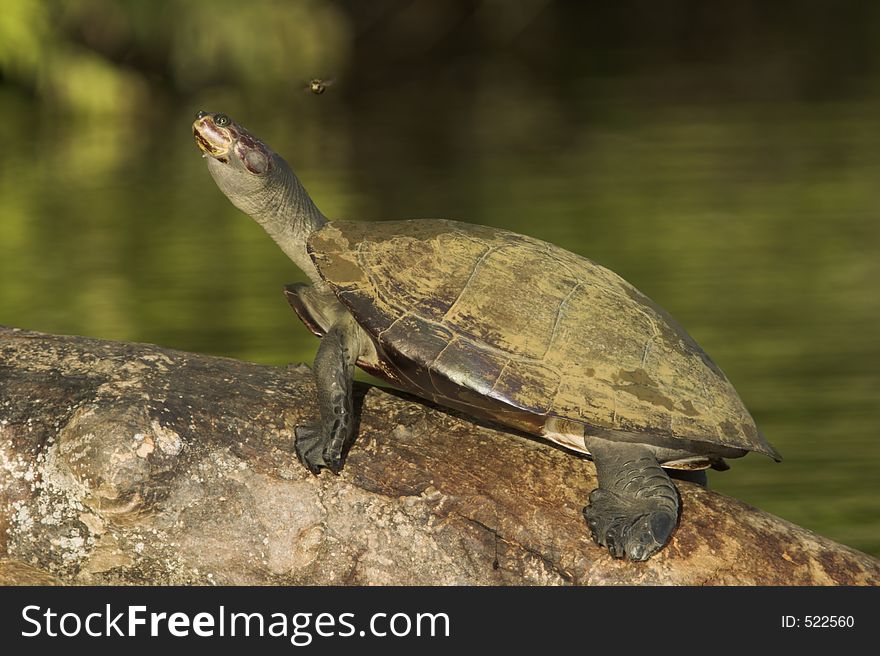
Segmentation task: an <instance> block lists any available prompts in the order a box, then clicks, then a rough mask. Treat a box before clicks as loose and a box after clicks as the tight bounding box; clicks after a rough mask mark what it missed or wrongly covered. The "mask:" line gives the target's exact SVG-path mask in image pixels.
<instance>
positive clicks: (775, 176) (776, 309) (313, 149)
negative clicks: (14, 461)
mask: <svg viewBox="0 0 880 656" xmlns="http://www.w3.org/2000/svg"><path fill="white" fill-rule="evenodd" d="M329 95H330V94H329V93H328V96H329ZM0 100H2V101H3V104H2V108H3V111H2V121H0V143H2V144H3V148H2V150H0V323H3V324H7V325H13V326H18V327H22V328H28V329H34V330H42V331H49V332H57V333H74V334H81V335H89V336H93V337H102V338H110V339H120V340H133V341H143V342H152V343H155V344H160V345H163V346H167V347H173V348H178V349H185V350H191V351H198V352H203V353H212V354H221V355H227V356H232V357H236V358H242V359H247V360H253V361H257V362H262V363H266V364H276V365H281V364H285V363H288V362H293V361H308V362H310V361H311V359H312V357H313V355H314V351H315V348H316V344H317V342H316V340H315V339H314V338H313V337H311V335H309V334H308V333H307V332H306V330H305V329H304V328H303V327H302V326H301V325H300V324H299V323H298V322H297V321H296V318H295V316H294V315H293V313H292V312H291V311H290V309H289V308H288V306H287V304H286V302H285V301H284V299H283V297H282V295H281V293H280V288H281V285H282V283H287V282H292V281H295V280H301V279H303V276H302V275H301V274H300V273H299V272H298V271H297V270H296V269H295V268H294V266H293V265H292V264H291V263H290V262H289V261H287V260H286V258H285V257H284V256H283V254H282V253H281V252H280V251H279V250H278V248H277V247H276V246H275V245H274V243H273V242H272V241H271V240H270V239H269V238H268V237H267V236H266V235H265V234H264V233H263V232H262V231H261V229H260V228H259V227H258V226H257V225H256V224H254V223H253V222H251V221H250V220H249V219H247V218H246V217H244V216H243V215H241V214H240V213H239V212H238V211H237V210H236V209H235V208H233V207H232V206H231V205H230V204H229V203H228V201H226V199H225V198H224V197H223V196H222V195H221V194H220V193H219V192H218V191H217V189H216V188H215V186H214V185H213V183H212V181H211V179H210V177H209V175H208V174H207V171H206V170H205V166H204V162H203V161H202V159H201V158H200V157H199V153H198V152H197V150H196V148H195V146H194V144H193V143H192V138H191V136H190V133H189V123H190V120H191V116H192V114H193V113H194V112H195V110H197V109H200V108H202V107H203V105H202V104H198V105H197V104H192V106H181V107H180V108H179V109H178V110H176V111H173V112H171V113H161V112H157V113H155V114H153V115H150V116H146V117H144V118H143V120H125V121H104V120H99V119H94V118H93V119H73V118H69V117H64V116H58V115H56V114H49V113H47V112H46V111H45V110H42V109H40V108H36V107H35V106H34V105H32V104H31V101H30V100H29V99H28V98H26V97H23V96H21V95H19V94H16V93H10V92H6V93H5V95H4V96H3V97H2V99H0ZM204 100H205V99H202V101H204ZM217 100H218V101H220V102H222V101H224V98H219V99H217ZM226 100H228V103H229V104H226V105H222V106H218V105H216V104H214V105H210V106H206V107H204V108H205V109H223V110H227V111H230V112H231V113H234V110H235V109H236V108H238V107H239V105H240V103H237V101H236V100H235V99H234V98H229V99H226ZM322 102H323V99H322ZM513 102H528V104H529V107H530V109H529V111H527V112H522V111H520V112H516V113H512V114H507V113H505V111H504V108H505V107H507V106H509V104H510V103H513ZM585 103H586V105H588V106H589V107H590V109H591V111H590V112H588V113H586V114H585V115H584V117H583V118H582V119H581V118H578V117H573V116H571V115H565V116H560V115H559V114H558V106H556V105H550V104H545V103H542V102H541V98H540V96H538V97H537V98H536V99H535V98H531V99H530V98H529V97H528V94H527V93H526V92H523V95H522V96H517V97H514V98H510V97H504V96H496V95H493V94H492V93H489V92H486V93H485V94H478V95H477V96H476V97H473V98H470V99H469V100H468V104H467V107H466V112H465V111H464V110H462V112H463V113H462V116H463V118H462V119H461V120H460V122H459V123H456V124H454V125H453V129H454V131H455V134H456V140H455V142H454V143H451V144H450V143H448V142H447V141H444V137H443V136H442V135H437V134H434V133H431V131H430V130H429V129H425V134H424V135H423V136H424V140H423V141H420V139H422V136H420V135H421V133H420V132H419V129H416V128H412V127H411V125H412V124H415V123H417V122H419V121H423V122H426V123H428V124H430V122H431V117H430V116H420V117H411V116H408V115H407V112H406V110H405V108H399V111H393V107H392V109H389V110H388V111H384V112H376V111H374V112H372V113H367V114H365V115H361V116H356V117H353V116H351V115H350V114H349V113H347V111H346V110H345V108H344V107H343V106H342V104H341V103H339V102H337V101H334V100H332V99H331V100H329V101H327V103H326V104H323V105H321V106H320V109H319V110H316V109H314V107H315V105H313V104H312V105H307V104H305V102H303V103H302V104H301V105H297V106H294V107H292V108H287V109H286V110H285V112H284V115H279V113H278V112H265V111H264V112H259V111H256V110H254V109H253V108H252V107H251V108H249V109H248V110H240V112H239V113H238V114H236V118H238V119H239V120H241V121H242V122H243V123H245V124H246V125H248V126H249V127H251V128H252V129H253V131H254V132H255V133H257V134H258V135H260V136H262V137H263V138H265V139H266V140H267V141H268V142H269V143H270V144H272V145H273V146H274V147H275V148H276V149H277V150H279V151H280V152H282V153H283V154H284V155H286V156H287V158H288V160H289V161H290V162H291V163H292V164H293V165H294V166H295V168H296V170H297V172H298V174H299V175H300V177H301V179H302V180H303V182H304V183H305V184H306V186H307V187H308V188H309V190H310V191H311V193H312V196H313V197H314V199H315V200H316V202H317V203H318V205H319V206H320V207H321V208H322V209H323V210H324V212H325V213H326V214H328V215H329V216H331V217H347V218H360V219H370V218H389V219H390V218H412V217H419V216H430V217H448V218H459V219H463V220H468V221H472V222H476V223H484V224H490V225H495V226H503V227H507V228H511V229H514V230H517V231H519V232H523V233H528V234H531V235H534V236H536V237H539V238H542V239H546V240H549V241H553V242H555V243H558V244H560V245H563V246H565V247H566V248H568V249H570V250H572V251H575V252H577V253H580V254H583V255H585V256H588V257H590V258H592V259H594V260H597V261H599V262H600V263H602V264H604V265H606V266H608V267H610V268H612V269H613V270H615V271H616V272H618V273H619V274H621V275H623V276H624V277H625V278H627V279H628V280H629V281H630V282H632V283H633V284H635V285H636V286H637V287H639V288H640V289H641V290H642V291H643V292H645V293H646V294H648V295H649V296H651V297H653V298H654V299H655V300H656V301H657V302H658V303H660V304H661V305H662V306H664V307H665V308H666V309H667V310H669V311H670V312H671V313H672V314H673V315H674V316H675V317H676V318H677V319H678V320H679V321H680V322H681V323H682V324H683V325H684V326H685V327H686V328H687V330H688V331H689V332H690V333H691V334H692V335H693V336H694V337H695V338H696V339H697V341H698V342H699V343H700V344H701V345H702V346H703V347H704V349H705V350H706V351H707V352H708V353H710V354H711V355H712V357H713V358H714V359H715V360H716V361H717V362H718V363H719V364H720V366H721V367H722V368H723V369H724V370H725V371H726V373H727V374H728V376H729V378H730V379H731V381H732V382H733V383H734V385H735V386H736V388H737V389H738V391H739V393H740V395H741V396H742V398H743V399H744V400H745V402H746V404H747V406H748V407H749V408H750V409H751V411H752V413H753V415H754V416H755V418H756V420H757V422H758V424H759V425H760V426H761V428H762V429H763V431H764V433H765V434H766V435H767V436H768V438H769V439H770V440H771V441H772V442H773V444H774V445H775V446H776V447H777V448H778V449H779V450H780V451H781V452H782V454H783V455H784V457H785V461H784V462H783V463H782V464H778V465H777V464H774V463H772V462H770V461H769V460H767V459H765V458H763V457H760V456H756V455H752V456H749V457H747V458H745V459H743V460H738V461H733V462H732V463H731V464H732V465H733V468H732V470H731V471H728V472H725V473H718V474H715V475H714V476H713V477H712V479H711V484H712V485H713V487H715V488H716V489H718V490H720V491H722V492H725V493H727V494H730V495H733V496H736V497H739V498H741V499H744V500H746V501H748V502H749V503H752V504H754V505H757V506H759V507H761V508H763V509H765V510H767V511H769V512H772V513H774V514H777V515H780V516H782V517H784V518H786V519H788V520H791V521H793V522H795V523H797V524H801V525H803V526H806V527H808V528H811V529H814V530H816V531H818V532H820V533H822V534H824V535H827V536H829V537H831V538H833V539H835V540H838V541H840V542H843V543H845V544H848V545H852V546H854V547H856V548H858V549H861V550H864V551H867V552H870V553H873V554H878V555H880V512H878V498H880V494H878V493H880V483H878V480H880V478H878V475H877V472H878V470H880V443H878V439H877V438H878V434H877V428H878V407H880V403H878V401H880V373H878V371H880V340H878V334H880V332H878V328H877V326H878V324H880V294H878V290H877V283H878V280H880V248H878V247H880V220H878V219H880V215H878V212H880V185H878V180H880V130H878V129H877V125H878V121H877V117H878V116H880V104H871V103H824V104H822V103H815V104H804V103H785V102H777V103H772V104H739V105H733V106H731V105H730V104H729V103H728V104H723V105H722V104H720V103H719V104H717V105H713V104H711V103H708V104H707V103H703V104H701V105H699V106H688V105H686V104H681V103H677V104H672V103H669V104H665V105H663V104H660V105H657V104H654V105H650V106H649V105H647V104H646V105H639V104H637V103H626V104H615V103H614V102H611V101H610V100H609V101H608V102H606V103H604V104H603V103H602V102H599V101H594V100H589V101H585ZM230 105H231V109H230ZM241 111H248V112H250V113H246V114H245V115H242V114H241ZM448 111H450V112H452V116H455V111H456V108H455V107H454V106H453V107H451V108H449V110H448ZM446 120H447V121H448V120H449V119H448V117H447V119H446ZM511 122H514V124H511ZM400 125H403V127H402V128H401V129H398V127H399V126H400ZM365 126H366V127H365Z"/></svg>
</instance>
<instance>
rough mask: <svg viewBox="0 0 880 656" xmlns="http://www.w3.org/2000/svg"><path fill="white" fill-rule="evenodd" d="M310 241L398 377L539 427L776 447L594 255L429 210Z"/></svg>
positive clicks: (684, 341) (674, 329)
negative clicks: (431, 216)
mask: <svg viewBox="0 0 880 656" xmlns="http://www.w3.org/2000/svg"><path fill="white" fill-rule="evenodd" d="M309 252H310V254H311V255H312V259H313V260H314V262H315V265H316V266H317V268H318V271H319V272H320V274H321V276H322V278H324V280H326V281H327V282H328V283H329V284H330V286H331V287H332V288H333V290H334V291H335V293H336V295H337V296H338V298H339V299H340V300H341V301H342V303H343V304H344V305H346V306H347V307H348V309H349V310H350V311H351V313H352V314H353V316H354V317H355V319H356V320H357V321H358V323H359V324H360V325H361V326H362V327H363V328H364V329H365V330H366V331H367V332H368V333H369V334H370V335H371V336H372V337H373V339H374V341H375V342H376V344H377V347H378V350H379V353H380V357H381V358H382V359H384V360H386V361H387V362H386V365H387V368H388V369H390V370H393V371H394V372H395V375H394V376H392V378H394V379H395V380H396V382H402V383H403V385H404V386H406V387H409V388H410V389H412V390H413V391H415V392H416V393H420V394H422V395H425V396H428V397H430V398H434V399H439V400H441V402H443V401H444V400H449V399H452V400H454V401H455V403H453V405H456V406H457V407H464V408H469V407H470V408H474V409H476V410H479V411H481V412H482V414H487V415H489V416H492V417H495V418H497V419H498V420H500V421H502V422H504V423H508V424H510V425H513V426H517V427H521V428H523V427H524V428H527V429H528V428H530V427H531V425H530V424H529V422H528V421H525V422H524V421H523V420H522V417H523V416H526V415H527V416H529V417H534V418H535V420H536V421H535V422H534V432H537V433H538V434H541V433H542V432H543V431H542V430H540V427H543V426H545V423H546V420H547V419H548V418H559V419H557V420H556V423H557V425H558V424H565V423H566V420H567V421H572V422H577V423H578V424H583V425H585V426H588V427H594V428H598V429H604V430H608V431H614V432H618V433H631V434H632V433H636V434H651V435H654V436H657V437H660V438H676V439H681V440H688V441H696V442H708V443H711V444H718V445H721V446H726V447H731V448H734V449H748V450H751V451H758V452H761V453H764V454H766V455H769V456H771V457H773V458H778V454H777V453H776V452H775V451H774V450H773V447H771V446H770V445H769V444H768V443H767V442H766V441H765V440H764V438H763V437H762V436H761V434H760V433H759V432H758V429H757V428H756V426H755V422H754V420H753V419H752V417H751V415H750V414H749V412H748V411H747V410H746V408H745V406H744V405H743V403H742V401H741V400H740V398H739V396H738V395H737V393H736V391H735V390H734V388H733V386H732V385H731V384H730V382H729V381H728V380H727V378H726V376H725V375H724V374H723V373H722V371H721V370H720V369H719V368H718V367H717V366H716V365H715V363H714V362H712V360H710V359H709V357H708V356H707V355H706V354H705V353H704V352H703V350H702V349H701V348H700V347H699V346H698V345H697V344H696V342H694V340H693V339H692V338H691V337H690V336H689V335H688V334H687V333H686V332H685V331H684V329H683V328H681V326H679V325H678V324H677V323H676V322H675V320H673V319H672V318H671V317H670V316H669V315H668V314H667V313H666V312H665V311H664V310H662V309H661V308H660V307H658V306H657V305H656V304H655V303H653V302H652V301H651V300H650V299H649V298H647V297H646V296H645V295H644V294H642V293H641V292H639V291H638V290H637V289H636V288H635V287H633V286H632V285H630V284H629V283H628V282H626V281H625V280H623V279H622V278H621V277H620V276H618V275H617V274H615V273H613V272H611V271H609V270H608V269H605V268H604V267H601V266H599V265H598V264H596V263H594V262H592V261H590V260H588V259H586V258H583V257H580V256H578V255H575V254H573V253H570V252H568V251H566V250H564V249H562V248H559V247H557V246H554V245H552V244H549V243H546V242H543V241H540V240H537V239H533V238H530V237H526V236H523V235H518V234H515V233H512V232H508V231H505V230H499V229H496V228H489V227H485V226H476V225H470V224H466V223H459V222H455V221H445V220H427V219H419V220H414V221H389V222H377V223H361V222H341V221H340V222H332V223H329V224H328V225H326V226H325V227H324V228H322V229H321V230H319V231H318V232H316V233H314V234H313V235H312V236H311V237H310V239H309ZM380 373H381V372H380ZM506 419H508V420H507V421H506ZM560 419H561V420H562V421H559V420H560Z"/></svg>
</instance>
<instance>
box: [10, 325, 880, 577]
mask: <svg viewBox="0 0 880 656" xmlns="http://www.w3.org/2000/svg"><path fill="white" fill-rule="evenodd" d="M356 391H357V405H358V406H362V410H361V420H360V425H359V428H358V432H357V439H356V440H355V442H354V444H353V445H352V447H351V449H350V452H349V454H348V459H347V461H346V464H345V467H344V469H343V471H342V473H341V474H340V475H339V476H334V475H332V474H330V473H327V472H324V473H323V474H321V475H320V476H312V475H311V474H309V473H308V472H307V471H306V470H305V468H303V467H302V466H300V465H299V463H298V462H297V461H296V459H295V457H294V456H293V454H292V451H291V436H292V434H293V427H294V426H295V425H296V424H297V423H299V422H302V421H304V420H306V419H307V418H310V417H313V416H314V415H315V413H316V407H315V401H314V387H313V385H312V381H311V375H310V373H309V371H308V369H307V368H304V367H288V368H286V369H282V368H275V367H267V366H261V365H257V364H251V363H246V362H239V361H236V360H231V359H227V358H217V357H208V356H203V355H196V354H192V353H182V352H178V351H172V350H169V349H163V348H159V347H156V346H149V345H142V344H128V343H119V342H108V341H101V340H95V339H86V338H82V337H63V336H55V335H46V334H40V333H33V332H25V331H22V330H15V329H10V328H0V583H3V584H14V583H19V584H32V583H50V582H51V583H64V584H98V585H105V584H111V585H112V584H146V585H155V584H233V585H235V584H283V585H289V584H477V585H482V584H492V585H499V584H500V585H505V584H513V585H522V584H538V585H543V584H578V585H581V584H675V585H703V584H742V585H777V584H781V585H817V584H818V585H826V584H827V585H834V584H843V585H851V584H873V585H876V584H880V561H877V560H876V559H874V558H872V557H870V556H868V555H866V554H863V553H860V552H858V551H855V550H853V549H850V548H848V547H845V546H842V545H839V544H836V543H834V542H832V541H831V540H828V539H825V538H823V537H821V536H818V535H816V534H815V533H812V532H810V531H808V530H806V529H803V528H800V527H798V526H795V525H793V524H790V523H789V522H786V521H784V520H782V519H779V518H778V517H774V516H772V515H769V514H767V513H764V512H762V511H760V510H758V509H756V508H753V507H751V506H749V505H747V504H745V503H742V502H740V501H737V500H735V499H731V498H728V497H725V496H722V495H720V494H717V493H715V492H712V491H709V490H705V489H703V488H701V487H699V486H696V485H693V484H691V483H685V482H680V483H678V486H679V489H680V491H681V497H682V508H683V510H682V518H681V524H680V526H679V527H678V529H677V530H676V532H675V534H674V536H673V538H672V541H671V543H670V544H669V545H668V547H667V548H665V549H664V550H663V551H661V552H660V553H659V554H658V555H656V556H654V557H653V558H651V559H650V560H649V561H647V562H645V563H630V562H624V561H617V560H614V559H612V558H611V557H610V556H609V554H608V553H607V550H605V549H602V548H599V547H597V546H596V545H595V544H594V543H593V542H592V540H591V539H590V537H589V534H588V531H587V529H586V526H585V524H584V520H583V518H582V516H581V508H582V507H583V505H584V503H585V502H586V499H587V497H588V495H589V492H590V491H591V490H592V489H593V488H594V487H595V486H596V480H595V471H594V468H593V465H592V463H590V462H589V461H587V460H585V459H583V458H580V457H577V456H574V455H572V454H570V453H567V452H565V451H563V450H562V449H560V448H557V447H554V446H551V445H549V444H547V443H544V442H542V441H538V440H534V439H531V438H528V437H525V436H521V435H512V434H510V433H507V432H504V431H501V430H498V429H497V428H495V427H492V426H489V425H484V424H481V423H475V422H473V421H472V420H470V419H469V418H466V417H462V416H460V415H459V414H457V413H454V412H451V411H447V410H444V409H441V408H438V407H435V406H431V405H429V404H425V403H423V402H421V401H418V400H415V399H413V398H412V397H409V396H407V395H404V394H402V393H398V392H394V391H388V390H383V389H380V388H377V387H370V386H367V385H361V384H358V385H357V386H356Z"/></svg>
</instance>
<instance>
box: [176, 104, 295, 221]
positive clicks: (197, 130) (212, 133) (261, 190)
mask: <svg viewBox="0 0 880 656" xmlns="http://www.w3.org/2000/svg"><path fill="white" fill-rule="evenodd" d="M192 131H193V136H194V137H195V140H196V145H198V147H199V149H200V150H201V151H202V153H203V157H205V158H206V159H207V160H208V170H209V171H210V172H211V175H212V176H213V178H214V181H215V182H216V183H217V186H218V187H220V191H222V192H223V193H224V194H226V196H227V197H228V198H229V200H231V201H232V202H233V203H234V204H235V206H236V207H238V208H239V209H240V210H241V211H243V212H245V213H246V214H249V215H251V216H253V217H254V218H257V219H259V215H260V214H263V213H265V211H266V210H270V209H274V208H269V207H267V204H269V203H271V202H272V201H273V199H277V198H278V196H279V191H280V189H283V188H284V187H285V186H286V185H287V184H288V180H287V178H288V175H289V173H290V170H289V168H288V166H287V163H286V162H285V161H284V160H283V159H282V158H281V157H280V156H279V155H278V154H276V153H275V152H274V151H273V150H272V149H271V148H269V146H267V145H266V144H265V143H263V142H262V141H260V140H259V139H257V138H256V137H254V136H253V135H252V134H251V133H250V132H248V131H247V130H245V129H244V128H243V127H241V126H240V125H239V124H238V123H236V122H235V121H233V120H232V119H231V118H229V117H228V116H227V115H226V114H219V113H210V112H199V113H198V114H197V115H196V120H195V121H193V125H192Z"/></svg>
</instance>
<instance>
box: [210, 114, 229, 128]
mask: <svg viewBox="0 0 880 656" xmlns="http://www.w3.org/2000/svg"><path fill="white" fill-rule="evenodd" d="M214 125H216V126H217V127H218V128H223V127H226V126H227V125H229V117H228V116H227V115H226V114H217V116H215V117H214Z"/></svg>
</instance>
